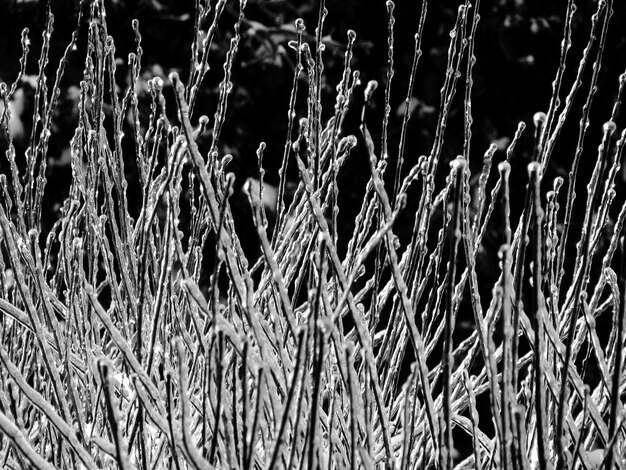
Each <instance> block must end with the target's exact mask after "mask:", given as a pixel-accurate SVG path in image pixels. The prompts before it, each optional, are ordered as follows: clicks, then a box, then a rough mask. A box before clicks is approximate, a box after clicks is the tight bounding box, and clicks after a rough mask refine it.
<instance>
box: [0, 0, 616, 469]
mask: <svg viewBox="0 0 626 470" xmlns="http://www.w3.org/2000/svg"><path fill="white" fill-rule="evenodd" d="M233 6H234V7H235V10H234V11H236V12H237V13H236V14H235V15H234V24H233V25H232V31H233V34H232V37H231V39H230V43H229V45H228V50H227V52H226V54H225V59H224V62H223V64H222V67H221V69H220V68H219V64H215V63H213V61H212V60H211V53H212V52H213V49H214V48H213V44H214V41H215V37H216V32H217V29H218V25H220V24H221V23H220V17H221V15H223V14H224V11H225V9H226V8H227V7H228V8H231V11H232V8H233ZM246 6H247V5H246V1H245V0H240V2H238V3H237V2H227V0H217V2H209V1H208V0H206V1H205V0H198V1H197V3H196V16H195V21H194V24H195V27H194V34H193V38H194V39H193V43H192V47H191V56H190V63H189V73H188V76H187V77H185V79H184V80H183V79H181V78H180V76H179V74H178V73H171V74H170V75H169V76H167V77H160V76H155V77H153V78H150V79H149V80H147V81H145V80H144V78H143V76H142V58H143V57H142V55H143V48H142V36H141V33H140V31H141V28H142V26H141V25H140V24H139V23H138V22H137V21H133V22H132V28H133V31H134V35H135V41H136V51H135V52H133V53H131V54H130V55H129V57H128V61H127V64H126V65H127V69H128V79H127V83H128V85H127V86H126V87H120V86H119V83H120V80H119V78H118V77H117V73H116V69H117V66H118V59H119V57H118V55H117V54H116V49H115V45H114V40H113V38H112V37H111V36H110V35H109V33H108V25H107V16H106V11H105V8H104V2H103V1H101V0H93V1H83V2H81V3H80V7H79V14H78V17H77V26H76V31H75V33H74V34H73V35H72V38H71V41H70V42H69V44H68V45H67V47H66V49H65V52H64V54H63V56H62V57H61V59H60V62H59V64H58V66H57V67H55V69H54V70H55V72H54V73H52V74H49V72H48V71H49V69H50V68H51V66H50V64H49V63H48V62H49V47H50V41H51V37H52V35H53V16H52V15H51V13H50V12H49V11H48V15H47V24H46V28H45V31H44V32H43V42H42V48H41V52H40V56H39V61H38V75H37V77H36V80H35V82H34V105H33V108H34V111H33V118H32V126H31V127H32V129H31V130H30V132H29V135H28V136H27V146H26V149H25V151H24V152H23V153H21V152H18V151H16V147H15V145H14V142H13V131H12V128H11V126H12V123H15V120H12V115H11V114H12V109H13V108H12V105H11V103H12V102H13V101H14V97H15V93H16V92H17V90H18V87H20V86H21V83H22V81H23V78H24V77H25V76H26V75H25V74H26V67H27V63H28V54H29V53H31V51H30V48H31V47H30V41H29V37H28V32H27V31H25V32H24V33H23V35H22V48H23V56H22V59H21V60H20V72H19V74H18V76H17V78H16V79H15V80H14V81H12V82H11V83H4V82H2V83H1V84H0V95H1V99H2V101H3V106H2V115H1V119H0V121H1V122H2V127H3V130H2V132H3V133H4V137H5V139H6V148H7V149H6V158H5V159H4V160H2V165H3V172H2V174H0V193H1V194H0V229H1V234H2V236H1V244H0V249H1V256H0V272H1V273H2V283H0V319H1V320H2V321H1V326H0V362H1V364H2V365H1V366H0V375H1V377H2V380H1V381H0V431H1V432H2V439H1V441H0V465H1V466H2V468H37V469H51V468H88V469H95V468H115V467H119V468H122V469H130V468H141V469H149V468H176V469H182V468H197V469H204V468H244V469H251V468H294V467H296V468H301V469H304V468H307V469H314V468H324V469H326V468H348V467H349V468H357V467H358V468H442V469H443V468H446V469H451V468H458V469H463V468H492V467H493V468H507V469H508V468H516V469H529V468H540V469H542V470H544V469H548V468H553V467H555V468H557V469H564V468H607V469H609V468H615V467H617V468H623V467H624V465H625V463H624V455H625V454H624V452H625V451H626V450H625V449H624V427H623V426H624V417H625V415H624V410H623V406H622V395H623V394H624V393H625V388H626V380H625V379H624V374H623V369H624V364H623V362H624V358H623V352H624V307H625V304H626V297H625V296H626V289H625V286H624V281H625V280H626V258H625V257H624V256H625V255H624V235H623V226H624V220H625V218H626V203H624V202H623V197H621V196H618V194H619V192H618V191H620V188H619V184H618V183H619V180H620V178H621V173H620V165H621V159H622V152H623V148H624V144H625V142H626V131H624V130H622V131H621V132H618V129H617V128H618V125H617V124H616V123H618V122H621V120H620V116H621V115H620V113H621V105H622V96H623V89H624V87H625V84H626V74H622V75H620V76H619V79H617V80H615V83H614V85H615V93H616V96H617V99H616V101H615V103H614V105H613V107H612V110H611V111H610V113H609V114H608V115H606V116H601V117H596V119H595V120H597V119H600V121H599V122H600V123H602V122H604V124H603V125H602V124H600V125H599V127H600V128H601V132H598V135H599V141H598V142H595V143H597V144H598V147H597V151H596V152H592V151H589V149H588V141H589V140H590V139H591V137H590V136H589V135H588V129H589V125H590V115H591V114H590V113H591V109H592V105H593V104H594V99H595V98H596V94H597V88H598V82H599V77H600V74H601V64H602V59H603V55H604V54H605V50H606V49H607V47H608V46H609V45H608V44H607V37H608V31H609V25H610V20H611V14H612V9H613V2H612V1H611V0H606V1H605V0H600V1H598V2H597V3H596V5H595V12H594V13H593V14H592V16H591V17H589V18H585V19H586V20H588V21H589V35H588V38H587V43H586V44H584V45H583V46H584V49H583V48H580V49H574V50H576V51H578V50H580V57H578V58H576V59H574V58H573V57H572V56H571V54H572V52H571V51H572V47H573V44H572V25H573V22H574V21H575V19H576V21H579V20H580V18H578V16H577V15H578V13H577V11H576V5H575V2H574V1H573V0H570V1H568V2H567V5H566V10H565V12H564V15H565V20H564V31H563V41H562V43H561V48H560V60H559V65H558V68H557V70H555V78H554V81H553V88H552V97H551V98H550V99H549V101H548V102H546V103H545V112H537V113H536V114H535V115H534V118H533V119H532V122H529V123H528V125H526V124H525V123H524V122H520V123H519V125H518V127H517V130H516V131H514V133H513V135H512V138H511V139H510V140H509V141H508V142H507V143H506V144H504V147H505V151H504V152H498V145H496V143H493V144H491V145H489V146H488V147H487V148H481V149H478V150H475V147H476V145H473V139H472V135H473V126H472V124H473V110H472V98H473V85H474V82H473V72H474V66H475V61H476V56H477V55H479V51H480V44H477V43H476V37H477V30H478V28H480V16H479V14H478V12H480V11H482V10H481V6H480V1H479V0H477V1H476V2H474V3H471V2H470V1H469V0H467V1H465V2H463V3H462V4H461V5H460V6H459V8H458V11H457V16H456V18H455V21H454V25H453V29H452V30H451V32H450V42H449V47H448V51H447V63H446V66H445V76H444V78H443V83H442V85H441V93H440V97H441V100H440V103H439V106H438V108H437V109H436V119H435V121H434V128H433V131H432V136H433V138H432V146H431V148H430V149H429V150H428V152H426V153H424V155H422V156H420V157H419V159H417V160H415V159H412V158H411V157H410V156H409V155H407V139H408V135H407V134H408V133H409V130H408V129H409V122H410V119H411V114H412V113H413V112H414V111H415V106H414V104H415V102H414V100H413V95H414V93H415V90H414V86H415V83H416V77H417V75H418V74H419V73H420V59H421V56H422V38H423V33H424V28H425V25H426V24H427V22H428V8H429V4H428V2H426V1H424V2H423V3H421V4H420V14H419V23H418V29H417V31H416V34H415V43H414V53H413V62H412V66H411V73H410V76H409V79H408V87H407V88H408V89H407V90H406V100H405V104H404V105H403V112H402V114H401V117H402V119H401V126H400V129H399V139H398V143H397V146H396V145H391V140H390V137H389V136H390V134H391V131H390V114H391V112H392V109H391V105H390V100H391V98H390V96H391V89H392V84H393V83H394V57H395V55H394V47H395V43H394V23H395V13H394V4H393V3H392V2H391V1H387V3H386V9H387V15H388V17H387V26H388V38H387V48H388V64H387V69H386V76H385V77H381V83H382V85H380V86H379V85H378V83H377V82H376V81H373V80H370V81H368V82H367V83H362V82H361V79H360V74H359V72H358V71H357V70H354V69H353V66H352V64H353V54H354V47H355V44H357V41H358V39H357V36H356V33H355V32H354V31H351V30H350V31H347V32H346V44H347V47H346V50H345V52H344V66H343V70H342V73H341V74H340V76H339V78H338V81H337V83H336V84H333V86H336V88H335V90H336V94H335V99H334V106H333V107H332V109H330V110H329V109H328V108H327V107H326V108H325V107H324V106H323V103H324V101H325V99H326V97H323V96H322V95H323V94H324V93H325V91H324V90H325V89H326V88H327V84H326V83H325V81H326V77H325V68H324V58H325V53H326V51H325V43H324V41H325V39H324V36H323V32H324V22H325V20H326V15H327V11H326V8H325V2H324V1H323V0H322V1H321V2H320V3H319V4H318V5H317V7H319V15H318V19H317V23H316V24H314V25H309V26H308V29H307V28H306V27H305V24H304V21H303V20H300V19H299V20H297V21H296V22H295V25H294V27H293V30H292V33H293V40H291V41H290V42H289V43H288V45H289V47H290V49H291V51H290V54H291V57H292V58H293V61H294V73H293V79H292V80H293V81H292V89H291V94H290V100H289V106H288V109H285V110H284V111H285V129H286V138H285V141H284V145H283V146H282V150H281V152H280V158H279V161H280V162H281V164H280V171H279V175H280V179H279V183H278V185H277V187H276V188H275V191H276V194H275V198H268V197H267V196H268V195H267V194H266V193H267V192H268V191H270V187H268V186H267V185H265V184H264V179H265V176H266V175H265V170H264V169H263V168H264V158H266V156H265V152H266V146H265V144H264V143H260V144H259V145H258V149H257V151H256V156H257V162H258V166H257V168H258V174H257V175H256V178H250V179H248V180H247V181H246V183H245V184H244V185H243V189H244V191H245V193H246V194H247V197H248V199H249V204H250V207H251V211H250V213H251V217H252V221H253V227H254V228H255V232H256V238H255V240H256V242H257V248H258V249H257V251H258V253H260V256H259V257H258V259H255V258H251V259H248V256H246V254H244V250H243V248H242V244H241V242H240V237H242V236H246V234H245V233H242V228H241V227H242V224H241V222H240V221H239V220H236V217H234V216H233V212H232V210H231V205H230V203H229V200H230V198H231V197H232V196H233V192H234V187H235V176H234V174H233V173H231V172H230V169H229V164H230V163H231V161H232V155H229V154H228V153H225V151H224V148H223V146H222V145H221V141H220V138H221V137H222V135H223V133H224V132H225V128H227V127H228V126H229V122H230V121H229V120H228V119H226V117H227V110H228V106H229V99H230V97H231V94H232V92H233V87H234V84H233V77H232V70H233V67H234V64H235V63H236V61H237V54H238V51H239V47H240V45H241V34H240V33H241V26H242V24H243V21H244V14H245V9H246ZM81 28H86V31H87V41H86V46H85V47H86V55H85V62H84V73H83V77H82V80H81V81H80V83H79V84H78V85H79V86H78V88H77V90H78V96H77V109H76V111H77V114H78V119H77V124H76V126H75V129H74V133H73V138H72V139H71V142H70V148H69V153H68V154H67V156H66V157H67V158H69V159H70V167H71V181H70V183H69V189H68V194H69V195H68V197H67V199H65V201H64V202H63V204H62V207H61V208H60V211H59V216H58V217H53V219H54V220H53V221H52V223H51V224H50V227H48V226H46V225H45V224H43V223H42V221H43V220H44V219H46V218H48V220H49V219H50V217H51V216H50V215H49V214H45V213H44V212H45V208H46V204H45V199H46V197H47V186H46V185H47V176H48V175H49V174H50V172H49V168H48V164H49V163H50V162H51V160H49V159H48V148H49V144H50V139H51V136H52V134H53V128H54V121H55V119H56V118H57V117H58V114H57V111H58V110H57V106H58V103H59V96H60V84H61V82H62V80H63V74H64V69H65V67H66V65H67V63H68V61H69V60H70V57H71V56H72V54H74V53H75V52H74V51H75V50H76V49H77V48H78V46H79V45H80V44H79V42H78V37H79V32H80V31H81ZM578 46H580V45H578ZM211 69H216V70H220V71H221V72H220V73H221V77H220V80H219V86H218V88H217V90H218V95H217V100H216V105H215V109H214V113H213V114H212V115H211V116H204V115H201V116H200V115H199V112H198V111H197V110H196V109H197V107H198V99H199V96H200V95H201V90H202V88H203V83H205V79H206V78H207V76H208V75H211V74H213V77H214V76H215V72H214V71H213V70H211ZM615 78H617V77H615ZM142 87H143V89H145V90H146V91H147V93H148V95H149V98H150V100H149V113H148V115H147V116H146V117H144V116H143V115H142V113H141V109H140V108H141V103H142V102H141V100H140V95H141V90H142ZM325 87H326V88H325ZM375 102H378V103H379V109H382V112H381V113H379V115H380V122H378V121H377V122H376V131H375V135H376V137H372V134H373V133H374V132H370V130H369V126H371V125H372V123H371V121H372V120H373V118H372V117H371V114H372V109H371V108H372V106H373V103H375ZM455 103H456V104H455ZM459 104H460V105H459ZM454 106H457V107H458V108H459V109H461V110H462V119H461V120H460V122H461V123H462V128H463V132H462V136H463V138H462V139H460V140H459V141H458V148H456V149H455V154H457V155H458V156H457V157H456V158H449V155H448V154H447V153H446V151H444V149H448V148H449V145H450V144H449V142H448V143H446V137H447V136H448V135H449V133H448V132H447V126H448V124H450V122H451V120H452V119H453V116H452V114H453V113H452V111H451V110H453V109H454ZM298 110H304V113H303V114H299V111H298ZM327 116H328V117H327ZM355 116H356V117H355ZM595 120H594V121H592V124H593V125H595V126H598V124H597V123H594V122H595ZM354 121H356V123H357V125H356V126H354V125H351V124H350V123H351V122H354ZM456 122H459V121H456ZM567 126H574V128H576V126H577V131H576V132H574V135H575V136H576V138H575V141H576V143H575V145H569V144H570V143H569V142H564V139H563V132H564V129H565V128H566V127H567ZM526 127H529V129H528V130H526ZM351 128H355V129H354V130H355V131H356V132H355V133H354V134H351V133H349V132H348V129H351ZM525 133H526V134H531V136H530V139H529V141H530V148H531V151H530V156H531V157H532V158H529V160H530V161H529V162H527V163H528V164H527V165H523V166H526V167H527V168H526V171H525V170H524V168H520V165H519V164H517V162H516V159H520V158H521V157H520V155H519V154H521V153H522V151H521V150H519V149H518V145H520V142H522V141H523V139H524V135H525ZM594 135H595V134H594ZM202 139H205V140H204V142H207V143H208V145H206V147H207V148H206V149H204V147H203V148H202V150H201V147H200V146H199V142H200V141H202ZM393 142H394V143H395V140H394V141H393ZM129 143H130V145H129ZM248 144H249V143H248ZM499 144H500V145H502V142H499ZM477 152H479V153H478V154H477ZM483 152H484V153H483ZM562 152H565V153H569V163H568V169H567V174H566V175H564V177H563V176H556V177H553V176H548V175H550V171H551V170H550V168H551V167H550V162H551V160H552V159H554V158H556V155H557V154H559V153H562ZM501 153H502V154H503V155H501ZM481 157H482V158H481ZM501 157H502V158H501ZM354 159H359V161H358V165H361V166H364V167H366V168H368V170H369V181H368V182H367V186H366V188H365V189H364V193H363V194H362V197H361V205H360V207H359V208H357V210H356V213H357V216H356V217H355V219H354V221H353V223H352V225H351V227H352V233H351V234H348V235H345V234H344V232H343V231H341V230H340V229H339V227H341V226H343V225H342V223H343V221H342V220H341V218H342V217H345V215H344V214H343V212H342V211H341V210H339V208H340V204H339V201H340V199H341V197H342V191H345V190H354V188H350V187H347V188H345V187H344V184H346V185H349V180H350V178H349V175H348V177H347V178H346V175H343V174H342V172H344V171H346V167H347V165H348V164H349V163H350V161H351V160H354ZM564 159H565V160H567V158H565V157H564V156H563V155H559V161H561V162H562V161H564ZM476 160H479V163H478V165H477V164H476V163H475V161H476ZM585 160H590V161H592V162H593V165H591V168H592V171H589V172H587V171H583V170H581V171H580V172H579V169H586V165H585V164H584V161H585ZM448 163H449V169H448V168H446V167H447V166H448ZM525 163H526V162H525ZM476 167H477V168H478V171H474V172H473V174H472V169H473V168H476ZM512 168H513V170H512ZM294 170H297V171H296V173H297V175H298V182H297V185H295V187H294V188H292V189H290V187H289V185H288V179H289V178H288V174H289V172H294ZM446 174H447V177H446V178H445V180H444V178H442V177H441V176H442V175H444V177H445V175H446ZM516 180H517V181H520V180H521V181H523V182H524V185H525V192H524V193H523V194H521V193H519V192H516V191H513V190H512V189H511V188H512V187H513V186H514V185H515V184H516ZM339 182H342V184H339ZM137 188H138V189H137ZM577 195H578V196H577ZM274 199H275V201H276V205H275V206H274V203H273V200H274ZM268 200H269V201H270V202H269V203H268ZM513 205H518V206H519V211H517V210H512V209H511V208H512V206H513ZM409 210H410V211H411V215H410V217H409V218H410V219H411V221H412V222H413V224H412V227H411V230H410V231H409V233H408V236H407V237H403V239H401V238H399V237H398V236H397V234H395V233H394V231H395V230H396V225H395V224H396V223H397V221H398V220H399V219H400V217H406V215H405V213H406V211H409ZM580 212H582V213H583V214H584V215H583V216H582V217H580V218H581V219H582V223H581V224H578V223H575V221H576V220H577V219H576V217H577V213H580ZM488 234H489V236H491V237H492V238H494V237H495V239H496V241H497V246H499V250H498V255H499V264H498V265H497V266H494V267H492V268H491V269H492V271H496V272H497V276H496V277H497V280H496V281H495V283H494V282H491V280H490V279H489V278H488V277H485V276H481V275H479V274H478V268H477V262H478V261H479V260H480V259H481V257H483V256H484V253H483V252H484V251H485V249H486V247H485V243H484V239H485V237H486V236H487V235H488ZM404 238H406V240H405V239H404ZM572 247H573V250H572V249H571V248H572Z"/></svg>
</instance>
